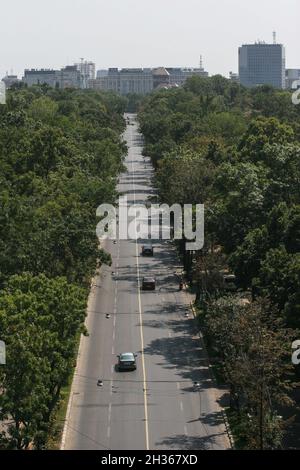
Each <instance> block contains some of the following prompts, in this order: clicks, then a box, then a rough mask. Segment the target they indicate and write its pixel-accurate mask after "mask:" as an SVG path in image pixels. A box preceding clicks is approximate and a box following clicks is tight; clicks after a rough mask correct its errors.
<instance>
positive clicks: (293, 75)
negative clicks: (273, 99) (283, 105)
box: [285, 69, 300, 90]
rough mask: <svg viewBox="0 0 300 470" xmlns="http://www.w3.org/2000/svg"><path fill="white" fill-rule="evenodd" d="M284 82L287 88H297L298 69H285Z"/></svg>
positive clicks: (299, 79) (299, 72)
mask: <svg viewBox="0 0 300 470" xmlns="http://www.w3.org/2000/svg"><path fill="white" fill-rule="evenodd" d="M285 83H286V88H287V89H288V90H292V89H295V88H299V86H300V69H286V71H285Z"/></svg>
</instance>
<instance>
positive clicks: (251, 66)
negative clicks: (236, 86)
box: [239, 41, 285, 89]
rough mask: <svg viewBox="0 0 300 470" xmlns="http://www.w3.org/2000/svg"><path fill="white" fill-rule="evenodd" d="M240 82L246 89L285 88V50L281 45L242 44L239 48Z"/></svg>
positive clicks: (262, 43)
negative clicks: (257, 87)
mask: <svg viewBox="0 0 300 470" xmlns="http://www.w3.org/2000/svg"><path fill="white" fill-rule="evenodd" d="M239 76H240V82H241V84H242V85H244V86H246V87H255V86H258V85H272V86H274V87H275V88H281V89H284V88H285V48H284V46H283V45H282V44H276V43H275V41H274V44H266V43H264V42H258V43H255V44H244V45H243V46H242V47H240V48H239Z"/></svg>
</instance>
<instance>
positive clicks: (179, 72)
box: [167, 67, 208, 86]
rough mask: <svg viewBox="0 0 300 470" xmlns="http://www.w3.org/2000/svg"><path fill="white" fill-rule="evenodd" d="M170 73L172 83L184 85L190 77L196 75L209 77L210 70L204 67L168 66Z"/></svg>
mask: <svg viewBox="0 0 300 470" xmlns="http://www.w3.org/2000/svg"><path fill="white" fill-rule="evenodd" d="M167 71H168V73H169V75H170V85H173V86H174V85H175V86H176V85H177V86H183V85H184V84H185V82H186V81H187V79H188V78H190V77H193V76H194V75H196V76H198V77H208V72H206V71H205V70H204V69H203V68H198V69H195V68H180V67H167Z"/></svg>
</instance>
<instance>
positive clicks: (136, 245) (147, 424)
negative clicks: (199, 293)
mask: <svg viewBox="0 0 300 470" xmlns="http://www.w3.org/2000/svg"><path fill="white" fill-rule="evenodd" d="M131 167H132V175H133V181H132V184H133V198H134V204H136V191H135V169H134V165H133V160H131ZM135 248H136V269H137V281H138V304H139V319H140V336H141V351H142V354H141V355H142V368H143V392H144V412H145V435H146V450H150V446H149V423H148V397H147V379H146V365H145V355H144V332H143V314H142V300H141V279H140V265H139V246H138V239H137V230H136V224H135Z"/></svg>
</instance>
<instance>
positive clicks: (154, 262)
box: [62, 115, 230, 450]
mask: <svg viewBox="0 0 300 470" xmlns="http://www.w3.org/2000/svg"><path fill="white" fill-rule="evenodd" d="M128 118H129V119H130V121H131V123H130V125H128V126H127V129H126V132H125V139H126V141H127V144H128V147H129V152H128V156H127V158H126V168H127V171H126V172H125V173H124V174H123V175H122V176H121V178H120V183H119V191H120V193H122V194H126V195H127V197H128V201H129V204H133V203H139V202H145V201H146V200H147V198H148V197H150V196H151V195H152V194H153V189H152V187H151V179H152V175H153V169H152V167H151V163H150V161H149V159H145V158H144V157H143V156H142V145H143V144H142V137H141V135H140V134H139V132H138V126H137V123H136V119H135V116H134V115H128ZM105 243H106V245H105V247H106V249H107V250H108V251H109V252H110V253H111V255H112V259H113V265H112V267H111V268H110V267H104V269H102V271H101V274H100V275H99V276H98V277H97V278H95V280H94V283H93V286H92V289H91V294H90V299H89V305H88V318H87V322H86V324H87V328H88V330H89V336H88V337H86V338H85V337H82V339H81V344H80V350H79V356H78V362H77V368H76V372H75V376H74V380H73V386H72V391H71V397H70V402H69V408H68V413H67V418H66V424H65V430H64V435H63V441H62V449H90V450H105V449H111V450H128V449H130V450H138V449H144V450H149V449H150V450H155V449H174V450H196V449H203V450H206V449H207V450H209V449H220V450H221V449H228V448H229V447H230V445H229V440H228V437H227V434H226V430H225V426H224V422H223V418H222V412H221V408H220V405H219V397H220V393H219V390H216V388H215V385H214V381H213V380H212V378H211V374H210V370H209V368H208V364H207V357H206V354H205V350H204V349H203V347H202V344H201V342H200V340H199V337H198V335H197V331H196V329H195V323H194V320H193V317H192V314H191V311H190V308H189V301H190V299H189V297H188V295H187V294H186V292H180V291H179V289H178V278H177V277H176V274H175V273H176V270H177V269H178V263H179V261H178V259H177V257H176V252H175V250H174V248H173V247H172V245H171V244H170V243H168V242H164V241H161V242H159V241H157V242H154V243H153V245H154V247H155V255H154V257H153V258H144V257H142V256H140V253H141V245H142V241H141V240H117V242H116V243H114V242H113V241H106V242H105ZM145 275H150V276H155V277H156V280H157V289H156V291H155V292H143V291H142V290H141V282H142V281H141V280H142V278H143V276H145ZM107 314H109V315H110V316H109V318H107V317H106V315H107ZM186 314H188V318H187V317H186ZM129 351H130V352H134V353H137V355H138V356H137V370H136V371H135V372H118V370H117V368H116V363H117V355H118V353H120V352H129ZM98 380H101V381H102V384H101V385H102V386H98V384H97V382H98ZM194 382H199V384H200V386H199V387H198V388H197V387H194Z"/></svg>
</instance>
